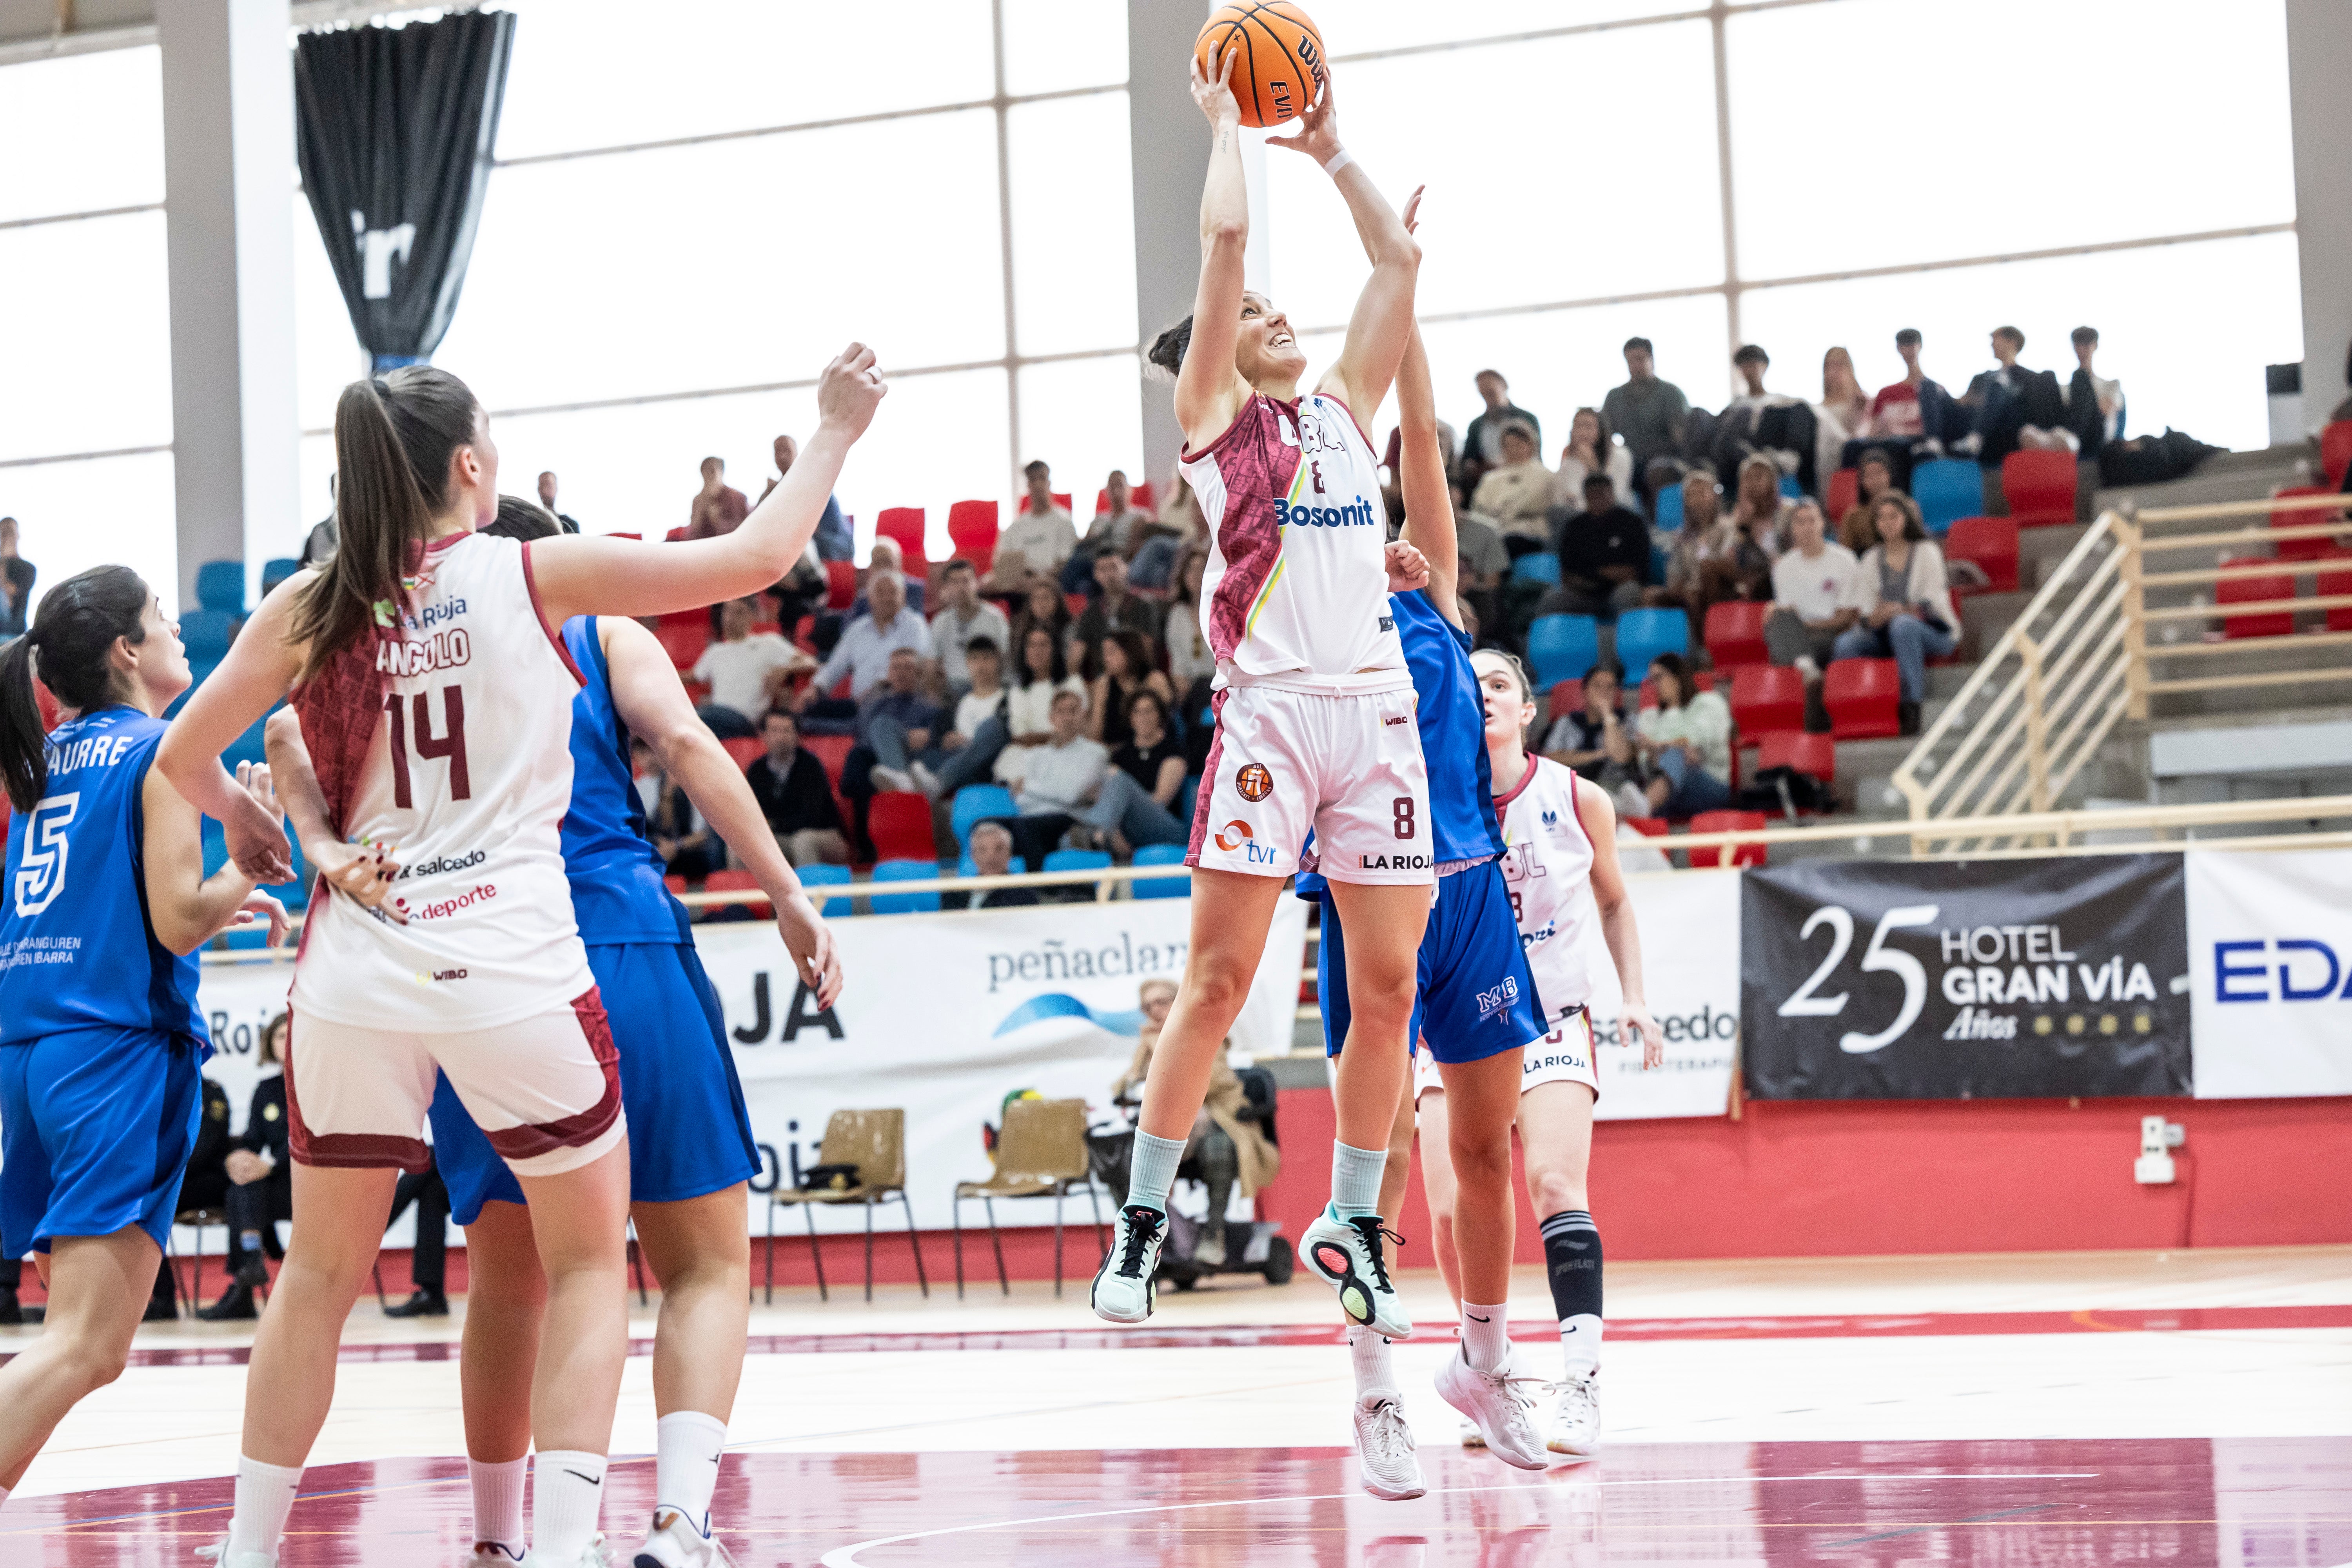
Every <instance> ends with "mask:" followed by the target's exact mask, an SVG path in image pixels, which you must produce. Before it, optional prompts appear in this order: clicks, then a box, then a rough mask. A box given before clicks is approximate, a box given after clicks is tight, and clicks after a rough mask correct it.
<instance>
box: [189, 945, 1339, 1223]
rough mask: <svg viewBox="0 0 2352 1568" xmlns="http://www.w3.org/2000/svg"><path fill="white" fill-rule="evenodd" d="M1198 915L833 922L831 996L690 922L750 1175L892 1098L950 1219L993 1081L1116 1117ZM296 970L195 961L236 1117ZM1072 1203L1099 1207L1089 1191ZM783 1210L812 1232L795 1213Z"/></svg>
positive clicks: (1273, 966) (1276, 1023)
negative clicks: (822, 1003)
mask: <svg viewBox="0 0 2352 1568" xmlns="http://www.w3.org/2000/svg"><path fill="white" fill-rule="evenodd" d="M1191 923H1192V903H1191V901H1190V900H1184V899H1146V900H1119V901H1117V902H1112V903H1104V904H1092V903H1089V904H1046V905H1041V906H1038V907H1035V908H1030V909H1012V910H980V911H975V912H971V913H948V914H936V915H929V914H926V915H875V916H860V917H857V918H856V919H852V920H843V921H835V922H833V931H834V938H835V941H836V942H838V943H839V944H840V947H841V954H842V966H843V971H844V973H845V975H846V977H847V984H846V986H845V989H844V991H843V994H842V997H841V1000H840V1002H839V1003H838V1004H837V1005H835V1007H834V1008H833V1009H832V1010H831V1011H830V1012H827V1011H824V1010H821V1009H819V1008H818V1007H817V1005H816V1002H815V999H814V997H813V996H812V995H810V994H808V992H807V991H806V990H805V989H804V988H803V987H802V985H801V984H800V983H799V981H798V980H797V978H796V977H795V976H794V974H793V966H792V963H791V960H790V957H789V955H787V954H786V953H785V952H784V946H783V942H782V940H781V939H780V938H779V937H778V936H777V935H776V928H775V927H774V926H772V925H770V924H767V923H765V922H754V921H743V922H740V923H731V924H716V925H702V926H697V927H696V928H695V945H696V947H697V949H698V951H699V952H701V955H702V962H703V965H704V967H705V968H706V969H708V970H709V973H710V979H711V984H713V985H715V986H716V987H717V988H718V991H719V1002H720V1004H721V1005H723V1007H724V1008H725V1010H726V1023H727V1031H728V1035H729V1037H730V1041H731V1043H732V1045H733V1047H734V1052H735V1068H736V1070H737V1072H739V1073H740V1075H741V1076H742V1079H743V1092H744V1098H745V1100H747V1102H748V1103H749V1105H750V1109H751V1131H752V1133H753V1135H754V1136H755V1137H756V1138H757V1139H758V1141H759V1142H760V1144H761V1150H762V1152H764V1154H765V1155H766V1160H767V1169H766V1171H765V1173H763V1174H762V1176H761V1183H760V1185H761V1192H764V1191H765V1190H766V1189H767V1188H768V1187H770V1186H772V1185H773V1184H774V1183H775V1180H776V1176H777V1173H778V1172H779V1171H781V1172H782V1175H783V1180H784V1183H785V1184H786V1185H790V1184H792V1183H793V1179H794V1175H795V1173H797V1172H799V1171H803V1170H806V1169H807V1168H809V1167H810V1166H812V1165H814V1164H816V1163H819V1162H818V1159H817V1148H818V1145H819V1144H820V1143H821V1142H823V1140H824V1124H825V1119H826V1118H827V1117H828V1116H830V1115H831V1114H832V1113H833V1112H834V1111H835V1110H864V1109H888V1108H891V1107H899V1108H902V1109H904V1110H905V1111H906V1113H907V1191H908V1196H909V1197H910V1198H911V1199H912V1201H913V1204H914V1210H915V1223H916V1225H917V1226H919V1227H920V1228H922V1229H926V1230H929V1229H944V1228H946V1227H947V1226H948V1224H949V1219H950V1215H949V1212H948V1209H949V1202H950V1193H951V1192H952V1190H953V1188H954V1185H955V1184H956V1183H957V1182H959V1181H977V1180H981V1179H982V1178H984V1177H986V1176H987V1175H988V1173H989V1162H988V1155H987V1152H985V1150H984V1148H983V1146H982V1142H981V1124H982V1122H995V1121H1000V1120H1001V1115H1000V1110H999V1107H1000V1105H1001V1104H1002V1102H1003V1099H1004V1096H1005V1095H1007V1094H1008V1093H1011V1092H1013V1091H1014V1090H1017V1089H1035V1090H1036V1091H1037V1092H1038V1093H1039V1094H1041V1095H1043V1096H1045V1098H1047V1099H1055V1100H1058V1099H1074V1100H1085V1101H1087V1104H1088V1105H1089V1106H1090V1107H1093V1108H1095V1110H1096V1111H1097V1113H1098V1114H1099V1115H1103V1116H1108V1114H1109V1107H1110V1097H1111V1084H1112V1080H1114V1079H1117V1078H1118V1076H1119V1075H1120V1074H1121V1073H1123V1072H1125V1071H1126V1070H1127V1067H1128V1063H1129V1059H1130V1058H1132V1057H1133V1056H1134V1054H1135V1037H1136V1030H1137V1027H1138V1026H1139V1024H1140V1023H1141V1021H1142V1015H1141V1013H1140V1012H1139V1008H1138V1005H1137V1002H1138V998H1137V995H1136V988H1137V986H1138V985H1139V984H1141V983H1142V982H1143V981H1146V980H1151V979H1166V980H1171V981H1172V980H1175V979H1177V978H1178V977H1179V976H1180V975H1181V974H1182V973H1183V971H1184V955H1185V951H1186V948H1187V945H1188V941H1189V935H1190V931H1191ZM1306 941H1307V906H1306V905H1305V904H1303V903H1301V902H1299V901H1298V900H1296V899H1287V898H1286V899H1283V900H1280V901H1279V904H1278V906H1277V910H1276V917H1275V926H1274V931H1273V933H1272V935H1271V936H1270V937H1269V939H1268V941H1267V942H1266V948H1265V958H1264V959H1263V961H1262V962H1261V963H1260V965H1259V968H1258V975H1257V983H1256V984H1255V986H1254V987H1253V988H1252V990H1251V993H1250V998H1249V1001H1248V1002H1247V1003H1246V1004H1245V1005H1244V1007H1243V1009H1242V1016H1241V1017H1240V1018H1239V1019H1238V1020H1236V1021H1235V1023H1234V1035H1233V1057H1234V1060H1235V1061H1236V1062H1241V1061H1244V1060H1246V1059H1248V1058H1254V1057H1259V1056H1275V1055H1279V1054H1281V1053H1283V1052H1285V1051H1287V1050H1288V1049H1289V1048H1290V1037H1291V1028H1292V1025H1293V1023H1294V1021H1295V1018H1296V1016H1297V1007H1298V976H1299V969H1300V965H1301V963H1302V961H1303V958H1304V954H1305V949H1306ZM292 973H293V966H292V965H291V964H289V963H263V964H208V965H206V966H205V973H204V985H203V991H202V993H201V1000H202V1003H203V1005H204V1008H205V1014H206V1016H208V1017H209V1018H210V1019H211V1021H212V1026H213V1032H214V1035H215V1040H216V1041H217V1043H218V1052H219V1054H218V1055H217V1056H215V1058H214V1061H213V1064H212V1066H211V1067H209V1068H206V1071H207V1073H208V1074H209V1075H210V1076H211V1077H213V1078H214V1079H217V1080H218V1081H219V1082H220V1083H221V1085H222V1087H223V1088H225V1089H227V1091H228V1095H229V1102H230V1105H231V1107H232V1113H233V1115H234V1117H235V1118H236V1120H237V1121H238V1122H239V1123H240V1124H241V1122H242V1119H243V1117H244V1115H245V1107H246V1103H247V1100H249V1099H250V1098H251V1095H252V1090H253V1082H254V1079H255V1078H256V1077H257V1068H256V1066H255V1064H254V1058H253V1050H254V1047H255V1045H256V1043H257V1041H258V1039H259V1037H260V1033H261V1027H262V1026H263V1025H264V1024H265V1023H267V1022H268V1019H269V1018H271V1017H272V1016H276V1014H277V1013H278V1011H279V1010H281V1009H282V1008H283V1007H284V1006H285V1005H286V988H287V984H288V982H289V978H290V976H291V974H292ZM623 1048H624V1049H626V1048H627V1045H626V1042H625V1041H624V1042H623ZM1320 1157H1321V1156H1320V1155H1319V1154H1318V1159H1319V1158H1320ZM996 1212H997V1217H998V1220H999V1221H1000V1222H1001V1223H1003V1224H1007V1225H1019V1224H1049V1223H1051V1221H1052V1219H1053V1205H1051V1204H1032V1203H1000V1204H998V1205H997V1210H996ZM1073 1213H1074V1215H1076V1217H1079V1218H1082V1219H1085V1220H1087V1221H1088V1222H1090V1221H1091V1215H1090V1213H1089V1211H1087V1208H1086V1203H1085V1200H1084V1199H1083V1198H1081V1199H1080V1200H1079V1201H1078V1205H1077V1208H1076V1210H1075V1211H1073ZM751 1214H752V1228H753V1229H754V1230H755V1231H764V1229H765V1227H766V1224H767V1218H766V1204H765V1201H764V1199H763V1198H762V1197H761V1194H760V1193H755V1194H753V1200H752V1206H751ZM788 1217H789V1218H790V1219H791V1223H792V1226H793V1229H794V1230H798V1231H801V1232H802V1233H803V1234H805V1227H806V1225H807V1222H806V1221H805V1220H804V1219H803V1218H802V1217H800V1216H799V1215H791V1216H788ZM971 1217H973V1218H975V1219H976V1218H977V1211H976V1210H975V1211H974V1213H973V1215H972V1216H971ZM865 1223H866V1220H865V1215H864V1213H863V1211H862V1210H844V1209H836V1208H831V1207H827V1206H824V1205H817V1226H818V1228H819V1229H820V1230H826V1229H832V1230H843V1231H847V1230H860V1229H863V1228H864V1226H865ZM876 1224H877V1226H884V1225H887V1226H890V1227H892V1228H898V1227H900V1226H903V1225H904V1215H903V1214H901V1213H900V1212H899V1211H898V1208H897V1205H892V1206H891V1208H890V1209H888V1210H885V1211H883V1212H882V1213H880V1214H878V1215H877V1216H876Z"/></svg>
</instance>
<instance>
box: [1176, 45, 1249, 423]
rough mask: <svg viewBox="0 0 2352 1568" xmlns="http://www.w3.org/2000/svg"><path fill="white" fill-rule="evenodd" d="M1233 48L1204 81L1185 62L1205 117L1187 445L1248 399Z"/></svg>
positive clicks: (1243, 197)
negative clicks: (1242, 367)
mask: <svg viewBox="0 0 2352 1568" xmlns="http://www.w3.org/2000/svg"><path fill="white" fill-rule="evenodd" d="M1239 58H1241V50H1240V48H1239V47H1234V48H1229V49H1227V50H1226V51H1225V58H1224V62H1223V69H1222V70H1221V71H1220V72H1219V73H1218V76H1217V79H1216V80H1214V81H1211V80H1210V79H1208V78H1207V77H1206V76H1204V75H1202V71H1201V62H1200V60H1199V59H1198V58H1194V60H1193V61H1192V101H1193V102H1195V103H1197V104H1199V105H1200V106H1201V112H1202V114H1205V115H1207V116H1208V119H1209V175H1208V179H1207V181H1206V183H1205V184H1202V187H1201V282H1200V286H1199V287H1198V288H1197V289H1194V290H1193V292H1192V342H1191V343H1190V344H1189V345H1188V346H1187V347H1186V348H1185V351H1184V363H1182V364H1181V366H1179V367H1178V369H1177V372H1176V423H1177V424H1179V425H1181V426H1183V428H1184V439H1185V441H1186V443H1187V444H1188V445H1191V446H1192V447H1202V446H1206V445H1207V444H1208V443H1209V442H1211V441H1213V440H1215V439H1216V438H1217V437H1219V436H1221V435H1223V433H1224V429H1225V426H1228V425H1230V424H1232V423H1233V422H1234V415H1235V414H1236V413H1238V412H1239V411H1240V409H1241V405H1243V404H1244V402H1246V401H1247V400H1248V396H1249V388H1248V385H1247V384H1246V383H1244V381H1243V380H1242V378H1241V373H1240V372H1239V371H1237V370H1235V369H1234V341H1235V340H1236V339H1237V338H1239V337H1240V335H1241V314H1242V258H1243V255H1244V252H1246V251H1247V250H1248V248H1249V184H1248V182H1247V180H1246V179H1245V178H1244V175H1243V174H1242V133H1241V124H1242V106H1241V105H1240V104H1239V103H1237V102H1235V101H1234V93H1233V87H1232V82H1233V79H1234V61H1236V60H1238V59H1239Z"/></svg>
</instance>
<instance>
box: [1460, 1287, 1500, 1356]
mask: <svg viewBox="0 0 2352 1568" xmlns="http://www.w3.org/2000/svg"><path fill="white" fill-rule="evenodd" d="M1510 1313H1511V1305H1510V1303H1509V1302H1507V1301H1506V1302H1503V1303H1502V1304H1501V1305H1499V1306H1494V1307H1482V1306H1479V1305H1478V1304H1477V1303H1476V1302H1475V1301H1465V1302H1463V1303H1462V1359H1463V1360H1464V1361H1466V1362H1468V1363H1470V1369H1471V1370H1472V1371H1473V1372H1492V1371H1494V1370H1495V1369H1496V1367H1499V1366H1501V1365H1502V1364H1503V1363H1505V1362H1506V1361H1508V1360H1509V1359H1510V1356H1511V1323H1510Z"/></svg>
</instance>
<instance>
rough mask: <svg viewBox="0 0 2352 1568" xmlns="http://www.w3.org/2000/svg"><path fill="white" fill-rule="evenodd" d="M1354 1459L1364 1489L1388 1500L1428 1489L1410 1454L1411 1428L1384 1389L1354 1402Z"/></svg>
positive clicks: (1416, 1460) (1411, 1448)
mask: <svg viewBox="0 0 2352 1568" xmlns="http://www.w3.org/2000/svg"><path fill="white" fill-rule="evenodd" d="M1356 1459H1357V1462H1358V1463H1359V1464H1360V1465H1361V1466H1362V1467H1363V1477H1364V1489H1365V1490H1366V1491H1368V1492H1370V1493H1371V1494H1372V1495H1373V1496H1374V1497H1377V1498H1387V1499H1389V1500H1391V1501H1398V1500H1403V1499H1405V1498H1415V1497H1419V1496H1421V1495H1422V1494H1423V1492H1426V1491H1427V1490H1429V1487H1428V1484H1427V1483H1426V1482H1424V1481H1423V1479H1421V1461H1420V1459H1418V1458H1415V1457H1414V1456H1413V1441H1412V1427H1411V1426H1406V1425H1405V1419H1404V1407H1403V1406H1402V1405H1399V1404H1398V1403H1397V1396H1396V1395H1395V1394H1392V1393H1390V1392H1388V1391H1387V1390H1384V1389H1376V1390H1374V1391H1373V1392H1372V1393H1370V1394H1364V1395H1362V1396H1361V1397H1360V1398H1359V1399H1358V1400H1357V1401H1356Z"/></svg>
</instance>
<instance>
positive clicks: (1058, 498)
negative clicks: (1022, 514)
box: [1021, 490, 1078, 518]
mask: <svg viewBox="0 0 2352 1568" xmlns="http://www.w3.org/2000/svg"><path fill="white" fill-rule="evenodd" d="M1053 496H1054V504H1055V506H1057V507H1060V508H1061V509H1062V510H1064V511H1066V512H1068V513H1069V514H1070V515H1071V517H1073V518H1076V516H1077V515H1078V513H1077V509H1076V507H1073V506H1072V505H1071V504H1070V493H1069V491H1067V490H1055V491H1054V492H1053ZM1021 510H1023V511H1027V510H1029V492H1028V491H1026V490H1024V491H1022V492H1021Z"/></svg>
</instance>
